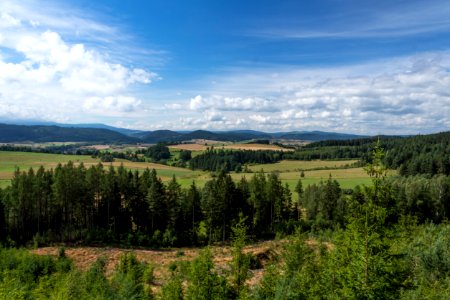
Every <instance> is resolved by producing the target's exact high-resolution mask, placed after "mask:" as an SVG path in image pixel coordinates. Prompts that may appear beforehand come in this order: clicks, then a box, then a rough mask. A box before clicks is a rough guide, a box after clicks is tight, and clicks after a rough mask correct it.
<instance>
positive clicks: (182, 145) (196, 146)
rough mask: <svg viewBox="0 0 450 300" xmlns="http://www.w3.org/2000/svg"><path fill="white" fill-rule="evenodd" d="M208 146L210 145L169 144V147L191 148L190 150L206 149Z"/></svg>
mask: <svg viewBox="0 0 450 300" xmlns="http://www.w3.org/2000/svg"><path fill="white" fill-rule="evenodd" d="M207 148H208V146H205V145H201V144H179V145H171V146H169V149H178V150H189V151H205V150H206V149H207Z"/></svg>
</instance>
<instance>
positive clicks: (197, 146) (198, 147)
mask: <svg viewBox="0 0 450 300" xmlns="http://www.w3.org/2000/svg"><path fill="white" fill-rule="evenodd" d="M202 141H203V140H202ZM211 146H212V147H214V148H215V149H230V150H254V151H256V150H273V151H285V152H291V151H294V150H293V149H287V148H283V147H280V146H278V145H266V144H251V143H250V144H245V143H241V144H233V143H226V142H217V141H209V143H201V142H197V143H194V144H179V145H172V146H169V148H170V149H180V150H189V151H205V150H206V149H207V148H209V147H211Z"/></svg>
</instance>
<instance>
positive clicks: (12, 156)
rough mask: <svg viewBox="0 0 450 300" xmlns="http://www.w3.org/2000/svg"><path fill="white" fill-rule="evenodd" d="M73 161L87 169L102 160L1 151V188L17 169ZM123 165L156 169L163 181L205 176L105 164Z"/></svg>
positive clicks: (152, 165)
mask: <svg viewBox="0 0 450 300" xmlns="http://www.w3.org/2000/svg"><path fill="white" fill-rule="evenodd" d="M68 161H72V162H74V163H75V164H79V163H81V162H82V163H83V164H84V165H85V166H86V167H89V166H91V165H95V164H98V163H99V162H100V159H98V158H92V157H90V156H87V155H63V154H48V153H32V152H11V151H0V187H5V186H7V185H9V180H10V179H11V178H12V176H13V173H14V171H15V169H16V168H20V169H21V170H27V169H29V168H30V167H32V168H35V169H36V168H39V167H40V166H41V165H42V166H44V167H45V168H46V169H48V168H55V167H56V166H57V165H58V163H63V164H64V163H67V162H68ZM121 164H123V166H124V167H125V168H127V169H131V170H145V169H146V168H149V169H155V170H156V171H157V172H158V175H159V176H160V177H161V179H163V180H170V179H171V178H172V176H173V175H175V176H176V177H177V178H179V179H183V180H186V181H192V180H195V179H196V178H197V177H199V176H202V175H204V172H202V171H192V170H189V169H184V168H176V167H171V166H166V165H162V164H155V163H146V162H145V163H144V162H131V161H128V160H121V159H118V160H116V161H115V162H113V163H103V165H104V166H105V167H108V166H109V165H112V166H114V167H118V166H120V165H121Z"/></svg>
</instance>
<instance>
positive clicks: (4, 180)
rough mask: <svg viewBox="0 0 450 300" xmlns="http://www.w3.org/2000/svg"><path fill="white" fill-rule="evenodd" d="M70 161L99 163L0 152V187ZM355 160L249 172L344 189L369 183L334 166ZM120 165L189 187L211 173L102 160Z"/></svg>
mask: <svg viewBox="0 0 450 300" xmlns="http://www.w3.org/2000/svg"><path fill="white" fill-rule="evenodd" d="M68 161H73V162H74V163H75V164H79V163H81V162H83V164H84V165H85V166H86V167H89V166H91V165H94V164H98V163H99V162H100V160H99V159H97V158H92V157H90V156H86V155H62V154H47V153H31V152H10V151H0V188H3V187H6V186H8V185H9V184H10V179H11V178H12V176H13V173H14V170H15V169H16V168H17V167H18V168H20V169H21V170H27V169H28V168H30V167H33V168H38V167H39V166H41V165H42V166H44V167H45V168H54V167H56V166H57V165H58V163H63V164H64V163H67V162H68ZM354 162H355V160H347V161H343V160H340V161H319V160H314V161H287V160H286V161H281V162H278V163H274V164H265V165H253V166H249V169H250V170H251V171H252V172H259V171H261V170H264V172H266V173H269V172H279V174H280V178H281V180H282V181H283V183H288V184H289V186H290V188H291V189H292V190H293V189H294V187H295V185H296V184H297V181H298V179H300V170H305V171H304V174H305V177H303V178H302V181H303V185H304V186H307V185H309V184H313V183H318V182H320V181H322V180H327V179H328V177H329V176H330V174H331V176H332V177H333V179H336V180H337V181H338V182H339V183H340V184H341V187H343V188H352V187H354V186H356V185H361V184H369V183H370V178H369V177H368V176H367V174H366V173H365V172H364V170H363V169H362V168H351V169H333V168H339V167H342V166H345V165H347V164H352V163H354ZM121 164H123V166H124V167H125V168H127V169H131V170H144V169H146V168H149V169H155V170H156V171H157V172H158V175H159V176H160V177H161V179H162V180H164V181H167V180H170V179H171V177H172V176H173V175H175V176H176V178H177V180H178V182H179V183H180V184H181V185H182V186H185V187H187V186H189V185H190V184H191V183H192V182H193V181H195V183H196V184H197V185H198V186H199V187H201V186H203V185H204V184H205V182H207V181H208V180H210V179H211V174H210V172H203V171H192V170H189V169H185V168H177V167H171V166H166V165H162V164H155V163H147V162H130V161H127V160H120V159H118V160H116V161H115V162H113V163H103V165H104V166H105V167H108V166H109V165H112V166H114V167H118V166H120V165H121ZM317 168H330V169H328V170H313V169H317ZM253 174H254V173H232V174H231V176H232V178H233V179H234V180H236V181H238V180H240V179H241V178H242V177H244V176H245V177H246V178H247V179H250V178H251V177H252V176H253Z"/></svg>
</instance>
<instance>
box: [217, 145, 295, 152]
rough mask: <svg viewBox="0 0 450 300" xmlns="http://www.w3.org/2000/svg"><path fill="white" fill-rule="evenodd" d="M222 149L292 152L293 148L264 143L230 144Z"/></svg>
mask: <svg viewBox="0 0 450 300" xmlns="http://www.w3.org/2000/svg"><path fill="white" fill-rule="evenodd" d="M223 148H224V149H233V150H273V151H283V152H292V151H294V150H293V149H287V148H283V147H280V146H278V145H266V144H232V145H228V146H224V147H223Z"/></svg>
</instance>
